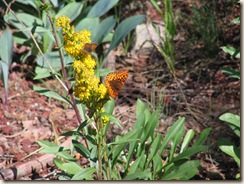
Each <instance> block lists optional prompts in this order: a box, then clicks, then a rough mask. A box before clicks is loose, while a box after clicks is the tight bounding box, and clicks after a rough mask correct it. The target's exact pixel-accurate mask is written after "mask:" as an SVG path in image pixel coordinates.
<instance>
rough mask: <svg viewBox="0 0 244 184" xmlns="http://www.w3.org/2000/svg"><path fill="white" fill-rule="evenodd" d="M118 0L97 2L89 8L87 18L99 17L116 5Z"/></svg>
mask: <svg viewBox="0 0 244 184" xmlns="http://www.w3.org/2000/svg"><path fill="white" fill-rule="evenodd" d="M118 1H119V0H102V1H97V3H96V4H95V5H94V6H93V7H92V8H91V10H90V12H89V13H88V15H87V17H101V16H102V15H104V14H105V13H106V12H107V11H108V10H110V9H111V8H112V7H113V6H114V5H116V4H117V2H118Z"/></svg>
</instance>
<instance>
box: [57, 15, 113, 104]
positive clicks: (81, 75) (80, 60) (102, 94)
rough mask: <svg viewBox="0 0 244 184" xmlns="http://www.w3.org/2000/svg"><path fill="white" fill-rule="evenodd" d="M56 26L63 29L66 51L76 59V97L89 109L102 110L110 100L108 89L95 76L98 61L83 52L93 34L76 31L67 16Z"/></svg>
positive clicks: (59, 20)
mask: <svg viewBox="0 0 244 184" xmlns="http://www.w3.org/2000/svg"><path fill="white" fill-rule="evenodd" d="M56 25H57V26H60V27H62V31H63V37H64V49H65V51H66V52H67V53H68V54H69V55H71V56H72V57H74V58H75V61H74V62H73V68H74V73H75V81H76V85H75V87H74V94H75V96H76V97H78V98H79V99H80V100H81V101H82V103H84V104H85V105H86V106H87V107H88V108H98V109H99V108H102V106H103V105H104V103H105V102H106V101H107V100H109V96H108V93H107V88H106V87H105V86H104V84H102V83H100V79H99V78H97V77H96V76H95V74H94V69H95V67H96V61H95V60H94V58H93V57H92V56H91V55H90V54H87V53H85V52H84V51H83V47H84V45H85V44H86V43H90V42H91V40H90V36H91V33H90V32H89V31H87V30H82V31H80V32H78V31H75V30H74V27H73V26H70V19H69V18H67V17H65V16H61V17H59V18H58V19H57V23H56ZM94 105H95V106H94Z"/></svg>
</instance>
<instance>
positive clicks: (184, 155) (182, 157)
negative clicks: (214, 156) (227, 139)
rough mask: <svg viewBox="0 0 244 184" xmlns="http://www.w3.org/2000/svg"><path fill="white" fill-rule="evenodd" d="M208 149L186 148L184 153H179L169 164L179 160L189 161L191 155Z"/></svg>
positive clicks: (203, 147)
mask: <svg viewBox="0 0 244 184" xmlns="http://www.w3.org/2000/svg"><path fill="white" fill-rule="evenodd" d="M206 149H208V146H193V147H190V148H187V149H186V150H185V151H183V152H182V153H180V154H179V155H178V156H176V157H175V158H173V159H172V161H171V163H173V162H176V161H179V160H185V159H187V160H188V159H190V158H191V156H192V155H194V154H196V153H198V152H201V151H204V150H206Z"/></svg>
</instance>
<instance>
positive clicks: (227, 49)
mask: <svg viewBox="0 0 244 184" xmlns="http://www.w3.org/2000/svg"><path fill="white" fill-rule="evenodd" d="M220 48H221V49H222V50H223V51H224V52H225V53H228V54H230V55H231V56H233V57H236V58H240V52H239V51H237V50H236V49H235V48H234V47H231V46H223V47H220Z"/></svg>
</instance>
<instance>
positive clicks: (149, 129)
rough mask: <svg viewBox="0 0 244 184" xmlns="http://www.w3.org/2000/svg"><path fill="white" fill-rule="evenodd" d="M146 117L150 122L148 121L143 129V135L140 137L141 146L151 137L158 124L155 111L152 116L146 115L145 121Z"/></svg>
mask: <svg viewBox="0 0 244 184" xmlns="http://www.w3.org/2000/svg"><path fill="white" fill-rule="evenodd" d="M147 117H150V120H148V122H147V124H146V127H145V129H144V134H143V136H142V137H141V138H142V141H141V142H142V144H143V143H144V142H145V141H146V140H147V139H148V138H149V137H152V136H153V134H154V131H155V127H156V125H157V123H158V112H157V111H155V112H154V113H153V114H152V115H148V116H147V115H146V119H147Z"/></svg>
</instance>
